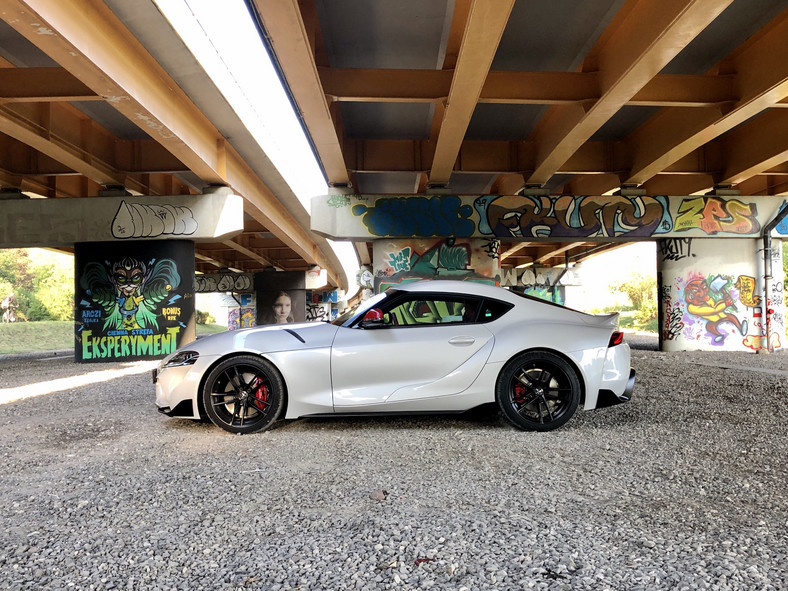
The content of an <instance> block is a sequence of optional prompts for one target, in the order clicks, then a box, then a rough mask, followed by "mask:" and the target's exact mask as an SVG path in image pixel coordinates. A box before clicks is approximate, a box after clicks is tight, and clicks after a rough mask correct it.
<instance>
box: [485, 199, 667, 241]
mask: <svg viewBox="0 0 788 591" xmlns="http://www.w3.org/2000/svg"><path fill="white" fill-rule="evenodd" d="M474 206H475V208H476V211H477V212H478V214H479V231H480V232H481V233H482V234H492V235H494V236H499V237H523V238H548V237H553V238H591V237H606V238H613V237H619V236H629V237H638V236H651V235H653V234H659V233H665V232H669V231H670V230H671V228H672V222H671V220H670V215H669V214H668V202H667V198H666V197H661V196H658V197H651V196H645V195H644V196H636V197H624V196H615V195H614V196H609V197H608V196H603V197H600V196H593V197H589V196H580V197H576V196H570V195H566V196H557V197H556V196H549V195H507V196H498V195H483V196H481V197H478V198H477V199H476V201H474Z"/></svg>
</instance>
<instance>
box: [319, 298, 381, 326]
mask: <svg viewBox="0 0 788 591" xmlns="http://www.w3.org/2000/svg"><path fill="white" fill-rule="evenodd" d="M390 293H391V291H388V292H383V293H379V294H377V295H376V296H372V297H371V298H369V299H368V300H364V301H363V302H361V303H360V304H359V305H358V306H356V307H355V308H351V309H350V310H348V311H347V312H345V313H344V314H342V315H340V316H338V317H337V318H336V319H335V320H332V321H331V324H336V325H337V326H349V325H350V324H351V323H352V322H353V320H354V319H355V318H357V317H358V316H359V315H361V314H364V312H366V311H367V310H369V309H370V308H374V307H375V306H377V305H379V304H380V302H382V301H383V300H385V299H386V297H387V295H386V294H390Z"/></svg>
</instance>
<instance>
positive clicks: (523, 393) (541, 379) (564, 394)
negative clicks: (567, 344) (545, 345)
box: [495, 351, 580, 431]
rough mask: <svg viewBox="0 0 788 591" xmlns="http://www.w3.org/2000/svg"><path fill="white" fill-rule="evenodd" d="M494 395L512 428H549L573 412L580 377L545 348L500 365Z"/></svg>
mask: <svg viewBox="0 0 788 591" xmlns="http://www.w3.org/2000/svg"><path fill="white" fill-rule="evenodd" d="M495 398H496V401H497V402H498V406H499V407H500V409H501V411H502V412H503V414H504V416H505V417H506V419H507V420H508V421H509V422H510V423H512V424H513V425H514V426H515V427H518V428H520V429H524V430H527V431H551V430H553V429H557V428H558V427H560V426H561V425H563V424H564V423H566V422H567V421H568V420H569V419H570V418H572V415H573V414H575V411H576V410H577V406H578V404H579V403H580V380H579V378H578V376H577V372H576V371H575V369H574V368H573V367H572V366H571V365H570V364H569V362H568V361H566V360H565V359H564V358H562V357H559V356H558V355H556V354H555V353H551V352H549V351H530V352H527V353H521V354H520V355H518V356H517V357H515V358H514V359H512V360H511V361H510V362H509V363H507V364H506V365H505V366H504V368H503V370H502V371H501V374H500V375H499V376H498V382H497V384H496V387H495Z"/></svg>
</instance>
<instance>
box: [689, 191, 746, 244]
mask: <svg viewBox="0 0 788 591" xmlns="http://www.w3.org/2000/svg"><path fill="white" fill-rule="evenodd" d="M757 216H758V206H757V205H756V204H754V203H743V202H742V201H739V200H738V199H721V198H720V197H713V196H707V197H697V198H695V199H684V200H683V201H682V202H681V204H680V205H679V209H678V216H677V217H676V232H684V231H686V230H692V229H699V230H702V231H703V232H704V233H706V234H708V235H709V236H714V235H715V234H719V233H720V232H729V233H731V234H756V233H757V232H759V231H760V229H761V224H760V222H758V218H757Z"/></svg>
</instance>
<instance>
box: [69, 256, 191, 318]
mask: <svg viewBox="0 0 788 591" xmlns="http://www.w3.org/2000/svg"><path fill="white" fill-rule="evenodd" d="M180 282H181V277H180V275H179V274H178V270H177V268H176V266H175V262H174V261H172V260H170V259H161V260H156V259H151V260H150V261H149V262H148V263H147V264H145V263H144V262H143V261H141V260H139V259H136V258H134V257H128V256H127V257H125V258H123V259H121V260H117V261H115V262H109V261H105V262H104V264H101V263H98V262H90V263H88V264H87V265H86V267H85V272H84V273H83V275H82V278H81V280H80V284H81V286H82V289H84V290H85V292H86V294H87V295H88V297H90V299H91V300H93V302H95V303H96V304H98V305H99V306H100V307H101V308H102V309H103V310H104V326H103V330H105V331H107V330H125V331H132V330H135V329H145V328H155V329H158V328H159V323H158V320H157V313H156V309H157V307H158V305H159V304H160V303H161V302H162V301H163V300H164V299H165V298H167V296H168V295H169V293H170V291H172V290H173V289H175V288H177V287H178V285H179V284H180Z"/></svg>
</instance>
